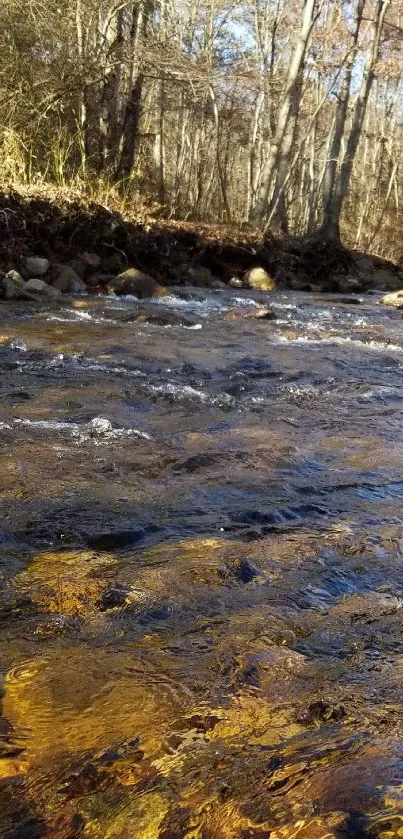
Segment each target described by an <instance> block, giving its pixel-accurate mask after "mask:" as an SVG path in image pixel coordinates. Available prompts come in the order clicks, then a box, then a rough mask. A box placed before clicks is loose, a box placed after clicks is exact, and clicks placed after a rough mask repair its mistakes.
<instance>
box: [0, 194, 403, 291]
mask: <svg viewBox="0 0 403 839" xmlns="http://www.w3.org/2000/svg"><path fill="white" fill-rule="evenodd" d="M83 255H84V256H83ZM30 257H40V258H43V259H46V260H47V261H48V262H49V269H48V272H47V273H46V277H45V281H46V283H47V284H49V285H53V284H54V283H55V281H56V280H57V279H58V277H59V275H60V272H61V270H62V269H63V268H66V267H68V268H71V269H72V270H73V271H74V272H75V274H76V276H77V277H78V278H79V279H80V280H81V281H82V282H83V283H84V285H85V289H86V290H88V291H94V292H97V293H103V292H104V291H105V290H106V289H107V287H108V283H109V282H110V280H111V278H113V277H115V276H116V275H118V274H119V273H120V272H122V271H124V270H126V269H127V268H131V267H134V268H136V269H138V270H140V271H141V272H143V273H145V274H147V275H150V276H151V277H152V278H153V279H154V280H155V281H156V282H157V283H159V284H161V285H163V286H170V285H197V286H205V287H211V286H212V287H214V285H216V286H217V284H219V283H222V284H225V285H228V284H230V283H231V281H232V282H235V283H238V285H239V287H242V285H245V284H246V285H247V283H245V275H246V274H247V272H248V271H250V270H251V269H253V268H256V267H259V268H262V269H264V270H265V271H266V272H267V274H268V275H269V276H270V278H272V279H273V281H274V282H275V284H276V287H277V288H279V289H291V290H294V291H314V292H330V293H332V292H337V293H355V292H358V293H362V292H365V291H370V290H372V289H377V290H385V291H394V290H397V289H399V288H401V287H402V286H403V273H402V271H401V269H400V266H398V265H394V264H393V263H391V262H389V261H387V260H385V259H383V258H381V257H379V256H376V255H371V256H368V255H366V254H363V253H361V252H358V251H350V250H346V249H340V248H336V247H330V246H329V245H328V244H325V243H323V242H320V241H317V240H313V239H312V240H307V239H305V240H297V239H291V238H284V237H283V238H279V237H275V236H273V235H271V234H267V235H266V236H265V237H264V238H262V236H261V235H260V234H259V233H258V232H256V231H254V230H252V229H250V228H246V227H245V228H244V227H229V226H228V225H217V224H214V225H213V224H202V223H198V222H197V223H196V222H176V221H166V220H153V219H143V220H142V222H141V223H138V222H137V221H135V220H133V219H131V218H130V217H129V216H128V217H124V216H123V215H122V214H121V213H120V212H118V210H117V209H110V208H108V207H106V206H104V205H100V204H83V203H80V202H79V201H74V200H67V199H66V198H63V197H61V196H57V195H55V196H53V198H52V200H51V199H50V198H49V197H46V196H45V197H43V196H35V195H30V194H26V195H21V194H19V193H16V192H13V193H10V194H8V195H6V194H5V193H0V272H3V275H4V274H6V273H7V272H9V271H10V270H13V271H17V272H18V273H20V274H21V275H22V277H23V278H24V279H27V274H26V260H27V258H30ZM30 276H31V277H32V273H31V274H30ZM41 276H42V275H41ZM70 276H72V275H71V274H70ZM33 278H34V279H38V277H35V276H34V277H33ZM73 290H74V289H73ZM62 291H64V289H62ZM78 291H79V290H78V287H77V292H78ZM81 291H83V287H81Z"/></svg>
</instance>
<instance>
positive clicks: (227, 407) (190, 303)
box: [0, 289, 403, 839]
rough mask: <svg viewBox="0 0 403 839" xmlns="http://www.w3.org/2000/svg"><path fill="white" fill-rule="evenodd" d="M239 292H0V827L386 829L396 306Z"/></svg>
mask: <svg viewBox="0 0 403 839" xmlns="http://www.w3.org/2000/svg"><path fill="white" fill-rule="evenodd" d="M181 294H182V292H181ZM261 300H262V298H261V297H259V294H252V293H251V294H249V296H246V297H239V293H235V292H219V293H217V292H214V293H208V292H200V290H199V291H198V290H191V289H188V290H186V295H185V299H183V296H182V298H181V299H177V298H175V297H174V296H172V297H170V298H165V299H163V300H158V301H156V302H155V303H147V304H144V303H137V302H136V301H134V300H130V299H129V300H122V299H120V300H118V299H115V298H110V299H105V298H102V299H101V298H98V299H95V298H94V299H88V300H83V301H77V303H76V304H75V305H72V304H71V303H70V304H68V305H66V306H65V308H62V309H58V310H52V309H45V308H40V307H38V308H33V309H28V308H26V307H23V306H19V305H17V304H15V305H6V304H3V305H2V308H1V310H0V318H1V322H0V364H1V371H2V375H1V382H0V384H1V397H2V398H1V403H0V404H1V407H0V439H1V451H0V465H1V472H0V475H1V478H0V493H1V496H2V506H1V512H0V527H1V529H0V560H1V571H0V573H1V577H0V621H1V629H2V636H3V644H2V651H1V671H2V716H1V717H0V813H1V815H0V836H1V837H14V839H30V837H33V839H35V837H38V839H39V838H40V837H50V839H76V837H78V838H79V837H82V839H85V838H86V837H88V839H104V837H107V839H269V837H270V839H291V837H292V838H293V839H294V837H295V839H329V837H334V839H342V837H345V839H348V838H349V837H351V839H353V837H357V839H365V837H369V838H370V839H371V838H372V839H392V837H397V836H403V748H402V733H403V731H402V719H403V712H402V700H403V634H402V631H403V583H402V573H401V571H402V549H403V541H402V539H403V533H402V521H403V516H402V501H403V470H402V467H403V438H402V431H401V428H402V425H401V421H402V390H401V380H402V372H403V337H402V332H401V315H400V313H399V312H395V311H388V310H387V309H382V308H381V307H379V306H377V304H376V302H375V301H374V299H373V298H369V297H368V298H364V299H363V302H362V304H361V305H348V304H347V303H337V304H332V302H331V301H330V302H329V299H328V298H326V300H325V299H324V298H321V297H319V296H317V297H315V296H313V295H311V296H309V295H295V294H294V295H288V296H286V295H278V296H273V306H274V308H275V310H276V312H277V316H278V318H277V320H276V321H270V322H268V321H260V320H256V319H253V318H249V317H244V315H245V313H247V312H248V309H253V308H254V307H255V306H256V305H257V304H258V303H259V302H261ZM237 313H239V317H238V314H237ZM229 314H230V315H231V316H230V317H228V315H229Z"/></svg>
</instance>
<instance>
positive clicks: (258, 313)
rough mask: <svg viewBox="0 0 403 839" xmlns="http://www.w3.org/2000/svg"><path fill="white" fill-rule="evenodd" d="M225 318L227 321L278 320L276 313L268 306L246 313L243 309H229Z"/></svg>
mask: <svg viewBox="0 0 403 839" xmlns="http://www.w3.org/2000/svg"><path fill="white" fill-rule="evenodd" d="M224 317H225V320H245V319H252V320H277V315H276V313H275V312H273V310H272V309H269V308H267V307H266V306H259V307H258V308H257V309H251V310H249V311H246V312H245V311H244V310H243V309H228V311H227V312H226V313H225V315H224Z"/></svg>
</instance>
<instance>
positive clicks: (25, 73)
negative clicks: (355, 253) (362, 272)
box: [0, 0, 403, 261]
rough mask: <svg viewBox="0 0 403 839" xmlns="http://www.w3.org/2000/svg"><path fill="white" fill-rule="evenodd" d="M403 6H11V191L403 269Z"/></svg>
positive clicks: (5, 55) (2, 26)
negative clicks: (319, 245)
mask: <svg viewBox="0 0 403 839" xmlns="http://www.w3.org/2000/svg"><path fill="white" fill-rule="evenodd" d="M402 16H403V2H401V0H366V1H365V0H348V2H343V0H304V1H303V0H246V2H234V3H228V2H225V0H136V2H119V0H28V2H26V0H3V3H2V5H1V9H0V50H1V56H2V61H1V65H0V181H1V183H2V185H3V186H5V187H10V186H12V187H18V186H19V185H22V184H25V185H29V186H31V187H33V188H38V189H39V188H41V187H43V185H44V184H55V185H56V186H57V187H61V188H69V189H76V190H78V191H80V190H82V191H83V192H86V193H87V194H90V195H92V196H93V197H94V198H95V199H97V200H100V201H101V202H108V200H109V198H110V196H111V195H119V196H120V200H122V201H126V202H130V205H131V206H132V207H134V208H135V207H136V206H138V207H139V208H141V207H142V206H147V207H148V208H149V210H150V211H151V212H153V213H154V214H160V215H163V216H165V217H168V218H180V219H192V220H198V219H203V220H211V221H226V222H235V223H241V222H248V223H251V224H253V225H257V226H259V227H260V228H263V229H264V228H265V227H267V226H270V227H271V228H273V229H276V230H277V229H281V230H283V231H285V232H289V233H292V234H310V235H311V234H319V235H320V236H322V237H329V238H336V239H337V238H338V236H339V234H340V223H341V234H342V238H343V241H344V242H345V243H346V244H348V245H350V246H354V245H356V246H358V247H360V248H361V249H365V250H371V251H375V252H377V253H379V254H381V255H384V256H387V257H389V258H393V259H395V260H396V261H398V260H400V259H401V258H402V256H403V248H402V245H401V242H400V241H399V239H400V232H399V231H400V222H401V219H402V213H401V202H402V187H403V170H402V147H403V125H402V104H403V38H402V35H403V28H402V27H403V21H402Z"/></svg>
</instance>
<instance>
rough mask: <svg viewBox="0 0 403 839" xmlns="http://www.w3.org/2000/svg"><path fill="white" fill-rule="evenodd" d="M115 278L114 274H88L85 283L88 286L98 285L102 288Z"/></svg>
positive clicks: (94, 286)
mask: <svg viewBox="0 0 403 839" xmlns="http://www.w3.org/2000/svg"><path fill="white" fill-rule="evenodd" d="M114 279H115V274H98V273H95V274H90V275H89V276H88V277H86V280H85V283H86V285H87V286H89V287H90V288H98V286H102V287H103V288H107V287H108V285H109V284H110V283H113V281H114Z"/></svg>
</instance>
